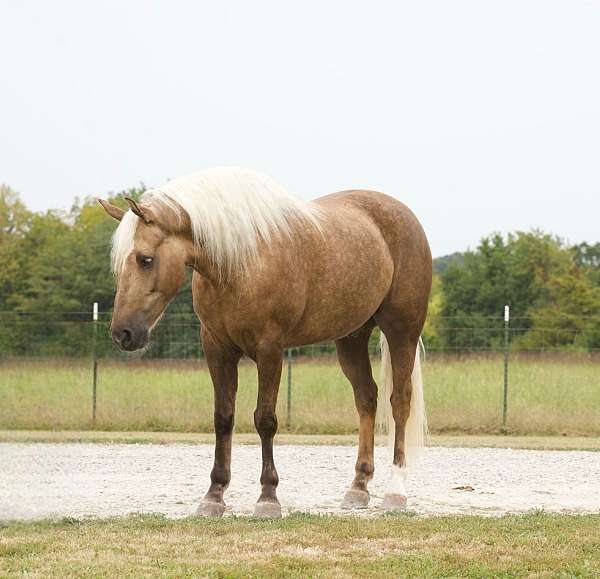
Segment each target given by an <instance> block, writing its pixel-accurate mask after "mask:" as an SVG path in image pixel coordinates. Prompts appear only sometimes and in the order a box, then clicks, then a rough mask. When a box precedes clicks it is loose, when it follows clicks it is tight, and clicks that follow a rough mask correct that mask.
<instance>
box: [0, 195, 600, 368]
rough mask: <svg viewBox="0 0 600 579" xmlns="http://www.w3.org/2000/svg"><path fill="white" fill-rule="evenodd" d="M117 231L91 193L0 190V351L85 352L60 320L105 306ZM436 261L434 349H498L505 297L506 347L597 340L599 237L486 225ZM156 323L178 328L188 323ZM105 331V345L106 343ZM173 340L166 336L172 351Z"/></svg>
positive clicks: (187, 307)
mask: <svg viewBox="0 0 600 579" xmlns="http://www.w3.org/2000/svg"><path fill="white" fill-rule="evenodd" d="M143 190H144V187H143V185H140V186H138V187H133V188H131V189H128V190H127V191H123V192H121V193H119V194H112V195H109V199H110V201H111V202H112V203H115V204H117V205H121V206H123V207H125V203H124V202H123V197H124V196H125V195H127V196H129V197H133V198H139V196H140V195H141V194H142V192H143ZM114 229H115V223H114V221H113V220H111V219H109V218H108V217H107V216H106V214H105V213H104V211H103V210H102V208H101V207H100V206H99V205H98V204H97V203H96V201H95V199H93V198H84V199H76V200H75V201H74V202H73V204H72V206H71V208H70V209H69V210H68V211H59V210H48V211H45V212H35V211H31V210H30V209H28V208H27V207H26V205H25V204H24V203H23V201H22V199H21V197H20V196H19V194H18V193H17V192H15V191H14V190H12V189H11V188H10V187H8V186H6V185H2V186H1V187H0V355H6V354H7V353H15V354H19V353H38V352H42V353H44V352H45V353H61V352H62V353H67V354H78V353H80V352H83V351H86V348H88V345H87V344H88V342H89V340H88V339H87V335H88V334H87V333H86V334H85V336H86V339H82V334H81V331H82V330H74V329H73V328H75V327H76V326H75V325H74V324H71V325H69V324H66V323H64V322H65V321H66V320H69V321H73V322H84V321H89V320H90V315H91V305H92V303H93V302H98V304H99V308H100V311H101V312H105V313H109V312H110V310H111V308H112V304H113V298H114V277H113V275H112V273H111V271H110V250H111V237H112V233H113V231H114ZM434 268H435V274H434V281H433V290H432V295H431V302H430V315H429V320H428V323H427V327H426V331H425V341H426V343H427V345H428V346H429V347H430V348H433V349H456V350H462V349H470V348H477V349H488V348H496V347H499V345H500V343H501V341H502V322H501V316H502V311H503V308H504V305H505V304H510V306H511V311H512V318H513V320H514V321H513V322H512V326H513V327H514V338H513V342H514V347H520V348H527V349H539V348H561V349H563V348H568V349H576V350H594V349H600V243H595V244H590V243H580V244H577V245H569V244H568V243H566V242H565V241H563V240H562V239H560V238H558V237H556V236H554V235H551V234H549V233H545V232H541V231H530V232H515V233H511V234H509V235H505V236H503V235H499V234H493V235H490V236H489V237H486V238H484V239H482V240H481V242H480V243H479V245H478V246H477V247H476V248H475V249H473V250H471V251H467V252H464V253H457V254H453V255H450V256H445V257H441V258H437V259H436V260H435V261H434ZM190 279H191V277H188V280H187V282H186V286H185V287H184V288H183V290H182V291H181V292H180V294H179V295H178V296H177V298H176V299H175V300H174V302H173V304H171V306H170V307H169V312H170V313H176V314H181V318H182V319H184V318H185V316H186V315H190V316H191V315H192V314H193V309H192V299H191V291H190ZM67 314H68V316H67ZM178 328H179V329H178ZM159 331H162V332H163V334H167V333H168V334H169V335H170V336H174V335H176V334H177V332H184V331H185V332H188V331H190V329H189V328H188V327H187V326H185V327H184V326H182V325H181V324H180V325H179V326H178V327H170V328H167V327H165V328H163V329H162V330H159ZM193 331H194V332H196V329H193ZM86 332H87V330H86ZM105 334H106V333H103V334H102V339H101V343H102V344H103V346H102V347H104V348H106V349H107V351H109V349H111V348H112V346H110V343H109V341H108V340H106V339H105V338H106V335H105ZM180 337H181V336H180V335H179V337H177V336H176V339H175V338H172V339H171V340H170V343H171V346H169V347H170V348H171V350H169V352H171V353H172V344H173V343H174V342H177V343H182V342H181V340H180ZM192 341H195V337H194V338H192V337H187V336H186V340H185V344H186V346H185V349H184V350H183V349H182V350H181V351H180V354H179V355H182V356H183V355H188V354H189V353H190V346H189V343H191V342H192ZM165 347H166V346H165ZM157 348H159V349H160V345H158V346H157ZM167 353H168V352H166V351H165V352H164V354H165V355H166V354H167ZM191 353H192V354H193V353H194V351H192V352H191ZM154 354H155V355H156V351H155V352H154ZM158 355H160V352H159V353H158Z"/></svg>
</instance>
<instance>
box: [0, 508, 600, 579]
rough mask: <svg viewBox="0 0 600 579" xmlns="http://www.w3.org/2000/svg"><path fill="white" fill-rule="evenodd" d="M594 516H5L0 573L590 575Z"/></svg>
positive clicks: (594, 568) (596, 550) (594, 562)
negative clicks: (22, 519) (19, 519)
mask: <svg viewBox="0 0 600 579" xmlns="http://www.w3.org/2000/svg"><path fill="white" fill-rule="evenodd" d="M599 528H600V515H587V516H564V515H548V514H543V513H533V514H531V515H522V516H506V517H502V518H499V519H498V518H484V517H430V518H421V517H413V516H410V515H409V514H403V515H388V516H383V517H377V518H374V519H365V518H355V517H318V516H310V515H299V514H295V515H291V516H289V517H287V518H285V519H281V520H277V521H258V520H255V519H249V518H243V519H236V518H226V519H222V520H203V519H180V520H168V519H165V518H163V517H161V516H134V517H127V518H118V519H104V520H90V521H77V520H64V521H60V522H48V521H45V522H36V523H10V524H8V525H6V526H4V527H3V528H2V527H0V576H3V577H5V576H17V575H18V576H23V575H28V576H36V577H57V576H58V577H64V576H76V577H116V576H119V577H140V576H144V577H165V576H169V577H191V576H194V577H197V576H202V577H248V576H252V577H283V576H285V577H334V576H335V577H399V576H402V577H531V576H535V577H550V576H551V577H559V576H560V577H598V576H599V575H600V533H599V532H598V529H599Z"/></svg>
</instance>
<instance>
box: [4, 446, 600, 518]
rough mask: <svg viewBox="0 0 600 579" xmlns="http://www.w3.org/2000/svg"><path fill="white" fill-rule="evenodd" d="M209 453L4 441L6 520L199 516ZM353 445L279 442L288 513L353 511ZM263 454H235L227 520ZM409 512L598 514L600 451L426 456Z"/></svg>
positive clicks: (381, 472) (249, 491) (413, 482)
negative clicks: (347, 496) (347, 505)
mask: <svg viewBox="0 0 600 579" xmlns="http://www.w3.org/2000/svg"><path fill="white" fill-rule="evenodd" d="M387 454H388V453H387V451H386V449H383V448H378V449H377V452H376V467H377V471H376V475H375V478H374V480H373V481H372V482H371V485H370V490H371V494H372V499H371V504H370V506H369V508H368V509H366V510H363V511H356V512H359V513H361V514H364V515H369V514H377V513H380V512H381V510H380V508H379V505H380V503H381V499H382V497H383V492H384V489H385V485H386V482H387V480H388V477H389V470H390V469H389V468H387V467H386V466H383V465H385V463H386V462H387V461H385V460H384V457H385V456H387ZM212 456H213V448H212V446H209V445H196V446H194V445H178V444H170V445H152V444H140V445H136V444H107V445H104V444H46V443H33V444H25V443H16V444H13V443H2V444H0V520H11V519H39V518H46V517H65V516H69V517H85V516H110V515H122V514H126V513H131V512H141V511H143V512H154V513H163V514H165V515H167V516H170V517H182V516H187V515H190V514H193V513H194V511H195V509H196V506H197V504H198V502H199V500H200V498H201V497H202V495H203V494H204V492H205V491H206V489H207V488H208V483H209V473H210V469H211V466H212ZM355 458H356V450H355V449H354V448H352V447H348V446H279V447H276V449H275V460H276V465H277V468H278V471H279V478H280V484H279V499H280V501H281V503H282V506H283V509H284V513H289V512H290V511H303V512H311V513H329V514H347V513H348V511H343V510H341V509H340V508H339V507H340V501H341V498H342V497H343V494H344V492H345V490H346V488H347V486H348V485H349V483H350V482H351V480H352V476H353V472H354V461H355ZM259 475H260V448H259V447H258V446H236V447H234V450H233V462H232V482H231V486H230V487H229V489H228V491H227V493H226V502H227V504H228V511H227V512H228V513H233V514H251V513H252V510H253V507H254V502H255V500H256V499H257V498H258V495H259V492H260V485H259V482H258V479H259ZM407 489H408V493H409V502H408V509H409V510H411V511H414V512H416V513H420V514H427V515H431V514H483V515H501V514H504V513H519V512H526V511H529V510H531V509H544V510H546V511H553V512H568V513H586V512H598V511H600V452H571V451H537V450H511V449H492V448H468V449H467V448H428V449H426V451H425V453H424V455H423V458H422V460H421V463H420V464H419V466H418V467H415V468H414V469H413V471H412V473H411V476H410V478H409V480H408V482H407Z"/></svg>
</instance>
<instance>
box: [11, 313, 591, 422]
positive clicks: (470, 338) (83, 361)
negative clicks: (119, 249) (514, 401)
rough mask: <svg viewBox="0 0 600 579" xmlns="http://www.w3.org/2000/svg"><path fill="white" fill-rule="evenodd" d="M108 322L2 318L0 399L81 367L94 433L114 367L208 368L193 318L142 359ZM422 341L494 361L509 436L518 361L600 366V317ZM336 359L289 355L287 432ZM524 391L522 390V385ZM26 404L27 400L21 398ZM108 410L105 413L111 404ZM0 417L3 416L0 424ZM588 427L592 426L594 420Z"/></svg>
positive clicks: (175, 323)
mask: <svg viewBox="0 0 600 579" xmlns="http://www.w3.org/2000/svg"><path fill="white" fill-rule="evenodd" d="M110 322H111V314H110V313H107V312H99V313H98V315H97V318H96V319H93V317H92V315H91V313H90V312H69V313H51V312H4V313H0V395H1V394H2V392H1V389H2V388H5V390H6V388H7V387H8V386H5V383H6V384H9V383H11V384H12V383H13V382H14V372H13V378H11V379H12V380H13V382H10V380H8V379H6V380H5V376H6V375H7V373H10V372H9V370H10V368H12V367H13V366H14V364H17V365H20V366H19V367H21V368H24V367H27V366H29V367H34V366H36V364H37V365H39V364H42V365H44V367H45V368H46V370H42V369H41V366H40V378H39V382H36V384H41V383H42V381H43V380H45V379H46V378H45V376H47V374H42V371H44V372H46V371H47V367H48V366H49V365H52V364H60V363H63V364H64V363H65V362H67V363H76V364H77V365H78V366H80V367H81V368H82V370H81V371H82V372H83V373H85V374H87V376H88V378H87V379H86V378H83V379H82V378H81V376H79V377H78V378H77V380H79V382H78V384H79V383H81V384H84V386H82V387H83V388H85V389H86V390H87V392H89V393H90V394H91V400H90V401H89V406H88V408H89V412H90V416H91V425H92V426H96V417H97V413H98V404H99V402H98V396H99V389H100V392H101V391H102V387H103V384H102V377H103V375H106V376H108V374H109V373H110V371H109V369H110V367H111V366H112V367H114V366H115V365H119V366H123V365H124V366H125V367H130V368H131V367H134V366H139V365H142V366H145V367H147V368H159V367H160V368H168V367H169V366H171V367H181V366H182V365H183V366H185V365H190V364H191V365H200V366H203V365H204V360H203V358H204V356H203V351H202V345H201V342H200V337H199V331H200V322H199V321H198V319H197V317H196V316H195V315H193V314H177V313H171V314H166V315H165V316H163V319H162V320H161V321H160V323H159V324H158V325H157V327H156V328H155V329H154V331H153V333H152V336H151V339H150V343H149V345H148V346H147V347H146V348H145V349H144V350H143V351H140V352H135V353H123V352H121V351H120V350H119V349H118V348H117V347H116V346H115V345H114V344H113V342H112V339H111V335H110ZM378 338H379V336H378V332H377V330H376V331H375V332H374V333H373V335H372V337H371V341H370V344H369V348H370V353H371V355H372V356H373V358H376V357H377V356H378V341H379V340H378ZM423 340H424V345H425V349H426V351H427V357H428V359H429V360H431V359H433V360H436V359H439V360H444V359H453V360H455V359H466V360H467V361H468V360H470V359H479V358H492V359H495V360H496V362H494V363H493V368H495V370H494V375H493V376H492V377H491V378H490V377H487V378H486V380H490V379H491V380H493V382H494V384H497V386H495V388H497V392H498V399H497V400H498V402H497V404H498V406H497V407H498V409H499V417H501V418H499V419H498V420H499V426H500V428H505V427H506V425H507V422H508V421H509V418H510V408H509V400H510V397H509V388H510V387H511V370H510V368H511V364H512V363H513V361H518V360H519V359H522V358H524V357H525V358H532V359H537V360H539V361H540V362H541V364H542V365H546V366H549V365H550V363H551V362H552V360H557V359H568V360H569V361H570V362H573V361H574V362H578V361H579V362H581V361H585V362H586V364H588V363H591V364H592V365H593V367H594V368H595V364H596V363H598V364H600V316H598V317H575V316H569V315H564V314H556V315H550V314H549V315H547V316H545V317H542V316H537V317H535V318H532V317H514V318H512V319H510V320H508V319H507V318H505V316H504V315H502V312H501V313H500V314H499V315H498V316H454V317H442V316H430V318H429V320H428V322H427V325H426V328H425V332H424V335H423ZM334 358H335V344H334V343H333V342H326V343H320V344H313V345H308V346H303V347H299V348H293V349H289V350H287V351H286V352H285V366H284V375H283V377H282V398H283V399H284V402H283V404H284V405H285V406H284V412H285V417H284V421H285V422H284V424H285V425H286V426H287V428H288V429H293V427H294V424H295V418H294V412H295V406H294V404H293V400H294V397H295V396H296V397H297V396H298V395H299V393H301V392H300V390H299V389H298V384H299V383H301V382H302V377H301V376H308V370H306V369H305V371H304V374H302V372H300V373H299V371H300V370H302V366H299V365H301V364H302V363H307V362H308V363H309V362H318V363H319V364H321V363H323V364H326V365H329V363H330V362H331V363H332V364H331V365H332V366H333V361H334ZM11 362H12V364H13V365H12V366H11ZM468 366H469V364H465V365H464V366H463V367H464V368H465V371H466V370H467V367H468ZM3 367H4V368H5V372H4V373H3ZM295 367H298V371H296V370H294V368H295ZM86 368H87V369H86ZM319 371H320V370H319ZM315 372H317V370H315ZM103 373H104V374H103ZM594 375H595V376H597V379H596V380H595V381H594V379H592V380H591V382H590V379H589V376H588V374H586V376H588V377H586V378H585V380H587V382H586V384H587V386H586V387H589V388H588V389H590V388H591V389H592V390H594V391H595V392H597V393H598V396H600V366H599V367H598V372H597V373H595V371H594ZM565 376H566V374H565ZM307 379H308V378H307ZM456 379H457V380H458V379H459V378H456ZM152 380H153V381H154V382H152ZM161 380H162V381H164V380H165V375H164V374H162V375H161V374H159V373H158V372H156V373H155V375H154V376H152V377H151V379H150V382H149V385H155V386H157V387H158V383H159V382H160V381H161ZM14 383H17V382H14ZM124 386H127V384H124ZM558 386H559V389H560V390H564V392H565V393H568V392H569V388H570V386H571V384H569V383H566V379H565V383H564V384H562V383H561V384H559V385H558ZM520 387H521V388H522V387H523V384H522V383H521V384H520ZM28 392H31V390H29V391H28ZM21 396H29V394H28V393H27V392H25V391H23V393H22V394H21ZM311 396H313V394H311ZM591 396H592V398H590V400H592V401H593V400H595V399H596V398H594V396H596V395H595V394H592V395H591ZM103 404H105V405H106V401H103ZM335 404H337V403H335ZM592 404H594V402H592ZM100 410H101V409H100ZM1 414H2V413H1V412H0V418H2V417H1ZM5 419H6V418H5ZM590 420H591V421H592V422H593V421H594V420H595V418H593V417H592V418H591V419H590ZM0 422H2V420H0Z"/></svg>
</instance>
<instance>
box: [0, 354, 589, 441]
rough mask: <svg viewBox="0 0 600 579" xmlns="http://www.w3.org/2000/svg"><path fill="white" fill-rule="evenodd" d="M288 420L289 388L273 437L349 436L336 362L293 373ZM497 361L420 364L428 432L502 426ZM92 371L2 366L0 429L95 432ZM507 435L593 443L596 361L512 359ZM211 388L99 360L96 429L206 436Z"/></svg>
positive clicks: (76, 365)
mask: <svg viewBox="0 0 600 579" xmlns="http://www.w3.org/2000/svg"><path fill="white" fill-rule="evenodd" d="M292 376H293V389H292V418H291V426H290V428H287V426H286V404H287V385H286V375H285V372H284V378H283V381H282V386H281V391H280V397H279V402H280V403H279V409H278V414H279V422H280V432H293V433H317V434H347V433H352V432H355V431H356V429H357V415H356V411H355V409H354V401H353V397H352V390H351V388H350V385H349V384H348V383H347V381H346V380H345V378H344V377H343V375H342V374H341V371H340V370H339V367H338V366H337V364H336V363H335V362H334V361H330V360H325V361H306V362H298V363H295V364H294V366H293V374H292ZM502 376H503V374H502V361H501V359H499V358H493V359H491V358H466V359H456V358H454V359H452V358H450V359H440V358H438V359H434V358H432V359H430V360H429V361H427V362H426V363H425V365H424V377H425V392H426V400H427V407H428V414H429V424H430V428H431V430H432V431H433V432H436V433H470V434H484V433H491V434H493V433H498V432H500V430H501V421H502ZM91 393H92V388H91V364H90V363H89V362H87V361H85V360H84V361H76V362H54V363H53V362H48V361H41V360H18V361H4V362H3V363H1V364H0V429H4V430H8V429H47V430H86V429H90V428H93V427H94V425H93V424H92V420H91V416H92V396H91ZM255 400H256V370H255V367H254V365H253V364H251V363H244V364H242V365H241V367H240V387H239V392H238V403H237V415H236V430H237V432H251V431H253V430H254V427H253V423H252V412H253V409H254V404H255ZM508 407H509V408H508V432H509V433H511V434H519V435H533V434H537V435H569V436H577V435H581V436H598V435H600V363H599V362H594V361H590V360H585V359H573V360H564V359H562V360H561V359H557V358H552V357H550V356H548V357H546V358H543V359H526V358H522V359H516V360H512V361H511V366H510V390H509V401H508ZM212 414H213V406H212V386H211V383H210V378H209V375H208V371H207V369H206V368H205V367H203V366H202V365H201V364H199V363H196V364H193V363H169V362H162V363H161V362H158V361H155V362H138V361H132V362H130V363H125V362H123V363H115V362H104V361H101V362H100V367H99V381H98V406H97V422H96V425H95V428H96V429H98V430H114V431H128V430H129V431H144V430H151V431H152V430H153V431H158V430H165V431H183V432H210V431H211V430H212Z"/></svg>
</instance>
